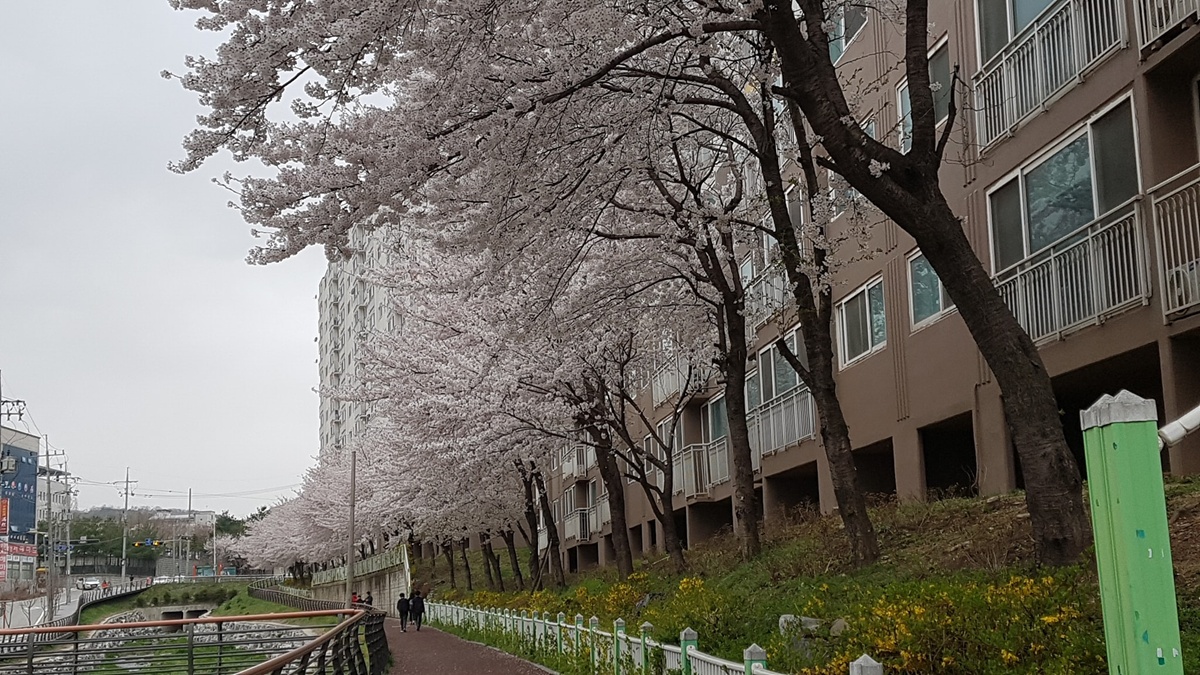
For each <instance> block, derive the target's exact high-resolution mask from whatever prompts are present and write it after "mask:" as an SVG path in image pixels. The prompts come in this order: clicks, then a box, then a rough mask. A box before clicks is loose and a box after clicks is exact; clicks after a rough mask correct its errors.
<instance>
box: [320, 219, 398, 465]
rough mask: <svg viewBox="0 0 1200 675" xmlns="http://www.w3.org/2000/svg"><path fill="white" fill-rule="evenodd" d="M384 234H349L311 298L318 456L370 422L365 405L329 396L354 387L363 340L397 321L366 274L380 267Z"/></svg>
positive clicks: (387, 300)
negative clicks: (343, 251)
mask: <svg viewBox="0 0 1200 675" xmlns="http://www.w3.org/2000/svg"><path fill="white" fill-rule="evenodd" d="M389 233H390V230H387V229H385V228H380V229H376V230H371V231H367V230H365V229H360V228H355V229H354V230H353V231H351V233H350V242H349V247H350V249H351V250H352V251H353V253H352V254H351V255H350V257H349V258H346V259H342V260H335V261H332V262H330V263H329V268H328V270H327V271H326V272H325V276H323V277H322V278H321V283H320V286H319V289H318V292H317V298H316V299H317V305H318V308H319V319H318V327H319V333H318V337H317V342H318V346H319V359H318V366H319V371H320V376H321V393H320V395H321V407H320V415H321V429H320V434H321V452H322V453H324V452H326V451H327V450H331V449H337V448H342V447H350V446H349V443H350V441H351V440H352V439H353V438H354V436H355V434H357V433H360V432H361V431H363V430H364V429H365V428H366V426H367V423H368V422H369V421H370V419H371V405H370V404H368V403H361V402H355V401H343V400H337V399H335V398H334V397H333V396H332V395H331V393H330V392H333V391H338V390H350V389H353V388H354V387H355V386H356V385H357V384H359V383H360V381H361V380H360V368H361V367H362V366H361V365H360V364H361V360H360V357H361V352H362V349H363V341H364V339H365V338H366V337H367V336H369V335H371V334H372V333H374V332H384V331H392V330H394V329H395V328H396V322H397V318H396V316H395V313H394V312H393V311H392V305H391V299H390V296H389V294H388V292H387V289H386V288H384V287H382V286H381V285H379V284H377V283H373V282H372V281H371V274H372V270H373V269H375V268H377V267H379V266H381V265H383V264H384V261H385V260H386V259H387V258H386V257H387V256H388V254H389V251H390V250H392V249H391V248H389V247H394V246H395V242H394V241H393V240H392V239H391V237H390V234H389Z"/></svg>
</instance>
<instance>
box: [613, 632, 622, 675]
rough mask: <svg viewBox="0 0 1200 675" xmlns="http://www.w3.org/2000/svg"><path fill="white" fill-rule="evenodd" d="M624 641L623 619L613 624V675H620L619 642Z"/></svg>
mask: <svg viewBox="0 0 1200 675" xmlns="http://www.w3.org/2000/svg"><path fill="white" fill-rule="evenodd" d="M624 639H625V619H617V620H616V621H614V622H613V675H621V640H624Z"/></svg>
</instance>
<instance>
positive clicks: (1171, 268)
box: [1149, 164, 1200, 318]
mask: <svg viewBox="0 0 1200 675" xmlns="http://www.w3.org/2000/svg"><path fill="white" fill-rule="evenodd" d="M1149 192H1150V196H1151V199H1152V200H1153V204H1154V230H1155V235H1156V240H1157V242H1158V260H1159V267H1160V269H1161V274H1162V289H1163V300H1162V305H1163V314H1164V315H1165V316H1166V317H1167V318H1171V317H1173V316H1174V315H1181V314H1184V313H1187V312H1189V311H1191V310H1194V309H1197V308H1200V164H1197V165H1195V166H1193V167H1191V168H1189V169H1187V170H1185V171H1183V172H1181V173H1179V174H1177V175H1175V176H1173V177H1171V178H1169V179H1167V180H1166V181H1164V182H1162V183H1161V184H1159V185H1157V186H1155V187H1153V188H1151V189H1150V191H1149Z"/></svg>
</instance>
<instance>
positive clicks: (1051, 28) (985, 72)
mask: <svg viewBox="0 0 1200 675" xmlns="http://www.w3.org/2000/svg"><path fill="white" fill-rule="evenodd" d="M1125 35H1126V31H1125V8H1124V5H1123V4H1122V3H1121V2H1120V0H1060V2H1057V3H1055V4H1054V5H1052V6H1051V7H1050V8H1048V9H1047V10H1046V11H1045V12H1043V13H1042V15H1041V17H1039V18H1038V19H1037V20H1036V21H1034V22H1032V23H1031V24H1029V25H1028V26H1026V27H1025V29H1024V30H1022V31H1021V32H1020V33H1019V34H1018V35H1017V36H1015V37H1014V38H1013V39H1012V41H1010V42H1009V43H1008V45H1007V46H1006V47H1005V48H1004V49H1002V50H1001V51H1000V52H999V53H998V54H996V55H995V56H994V57H992V58H991V60H989V61H988V62H987V63H986V64H985V65H984V67H983V68H982V69H981V70H980V71H979V73H978V74H976V75H975V87H974V89H975V104H976V106H977V108H978V113H977V114H978V117H977V119H976V127H977V131H978V135H979V144H980V145H982V146H984V147H986V146H988V145H991V144H992V143H994V142H995V141H997V140H999V139H1000V138H1001V137H1003V136H1004V135H1005V134H1007V133H1008V132H1009V131H1010V130H1012V129H1015V128H1016V126H1017V125H1018V124H1019V123H1020V122H1021V121H1022V120H1024V119H1025V118H1026V117H1028V116H1030V115H1031V114H1033V113H1035V112H1037V111H1038V110H1041V109H1043V108H1044V107H1045V106H1046V105H1047V104H1048V102H1049V100H1050V98H1051V97H1053V96H1054V95H1055V94H1056V93H1058V92H1059V91H1060V90H1062V89H1065V88H1067V87H1069V86H1071V85H1072V84H1073V83H1075V82H1078V81H1079V76H1080V75H1081V74H1082V73H1083V72H1084V71H1086V70H1087V69H1089V68H1090V67H1091V66H1092V65H1093V64H1095V63H1097V62H1099V61H1100V60H1101V59H1102V58H1103V57H1105V56H1107V55H1108V54H1110V53H1112V52H1114V51H1116V50H1117V49H1118V48H1119V47H1123V46H1124V45H1125V43H1126V36H1125Z"/></svg>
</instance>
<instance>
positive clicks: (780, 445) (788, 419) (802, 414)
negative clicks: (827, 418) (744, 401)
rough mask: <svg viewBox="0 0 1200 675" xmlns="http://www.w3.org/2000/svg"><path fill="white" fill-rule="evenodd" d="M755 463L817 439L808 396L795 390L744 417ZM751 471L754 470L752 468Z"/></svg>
mask: <svg viewBox="0 0 1200 675" xmlns="http://www.w3.org/2000/svg"><path fill="white" fill-rule="evenodd" d="M746 425H747V426H748V427H749V429H750V449H751V450H753V451H754V453H753V454H754V456H755V460H756V461H758V458H760V457H762V456H763V455H771V454H774V453H776V452H779V451H780V450H783V449H784V448H786V447H788V446H790V445H796V444H797V443H799V442H800V441H802V440H804V439H806V438H812V437H814V436H816V435H817V425H816V414H815V411H814V409H813V400H812V394H811V393H809V391H808V390H807V389H805V388H803V387H796V388H794V389H792V390H791V391H789V392H787V393H785V394H783V395H782V396H778V397H776V398H774V399H772V400H770V401H767V402H766V404H764V405H761V406H759V407H757V408H755V409H754V410H752V411H750V414H749V415H748V416H747V417H746ZM755 468H758V466H757V465H756V466H755Z"/></svg>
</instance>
